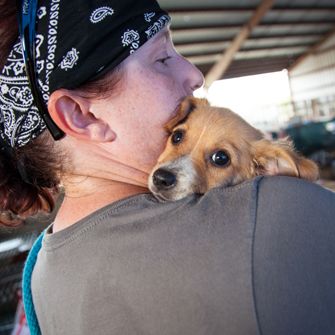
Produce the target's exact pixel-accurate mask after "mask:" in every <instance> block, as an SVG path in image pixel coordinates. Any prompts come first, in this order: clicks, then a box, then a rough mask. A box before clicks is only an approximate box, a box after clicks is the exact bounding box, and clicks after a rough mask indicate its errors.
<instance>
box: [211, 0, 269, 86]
mask: <svg viewBox="0 0 335 335" xmlns="http://www.w3.org/2000/svg"><path fill="white" fill-rule="evenodd" d="M273 2H274V0H263V1H262V2H261V4H260V5H259V6H258V8H257V9H256V10H255V12H254V14H253V15H252V17H251V19H250V21H249V22H248V23H247V24H245V25H244V26H243V27H242V29H241V30H240V32H239V33H238V35H237V36H236V37H235V38H234V40H233V41H232V43H231V44H230V46H229V47H228V49H227V50H226V51H225V52H224V53H223V55H222V57H221V59H220V60H219V61H218V62H217V63H216V64H214V66H213V67H212V68H211V69H210V70H209V72H208V73H207V75H206V82H205V85H206V86H207V87H209V86H210V85H211V84H212V83H213V81H215V80H217V79H219V78H221V76H222V75H223V74H224V72H225V71H226V70H227V69H228V67H229V65H230V64H231V62H232V60H233V58H234V56H235V54H236V52H237V51H238V50H239V49H240V47H241V46H242V44H243V42H244V41H245V40H246V39H247V38H248V36H249V35H250V33H251V32H252V30H253V28H254V27H255V26H256V25H257V24H258V23H259V22H260V20H261V19H262V17H263V16H264V15H265V14H266V12H267V11H268V10H269V9H270V8H271V7H272V5H273Z"/></svg>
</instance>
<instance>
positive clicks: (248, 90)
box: [195, 70, 290, 126]
mask: <svg viewBox="0 0 335 335" xmlns="http://www.w3.org/2000/svg"><path fill="white" fill-rule="evenodd" d="M195 95H196V96H199V97H203V96H206V97H207V99H208V100H209V101H210V103H211V104H212V105H216V106H222V107H228V108H230V109H232V110H233V111H234V112H236V113H238V114H240V115H241V116H242V117H243V118H245V119H246V120H247V121H248V122H250V123H251V124H253V125H255V126H257V125H260V124H264V123H276V122H277V120H278V118H279V117H280V116H279V113H280V112H279V109H278V108H276V106H278V105H280V104H283V103H287V102H289V101H290V89H289V81H288V75H287V71H286V70H283V71H280V72H273V73H266V74H260V75H254V76H247V77H240V78H233V79H225V80H219V81H215V82H214V83H213V84H212V85H211V86H210V87H209V89H208V92H207V94H206V92H205V91H204V90H198V91H197V92H196V93H195Z"/></svg>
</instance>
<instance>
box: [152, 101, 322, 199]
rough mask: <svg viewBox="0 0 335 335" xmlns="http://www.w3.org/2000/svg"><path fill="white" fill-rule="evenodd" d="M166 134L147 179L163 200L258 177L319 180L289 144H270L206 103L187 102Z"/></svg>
mask: <svg viewBox="0 0 335 335" xmlns="http://www.w3.org/2000/svg"><path fill="white" fill-rule="evenodd" d="M166 129H167V131H169V132H170V134H171V135H170V137H169V139H168V142H167V145H166V147H165V150H164V151H163V153H162V154H161V156H160V157H159V159H158V163H157V165H156V166H155V168H154V169H153V171H152V173H151V174H150V177H149V189H150V190H151V192H152V193H153V194H154V195H155V196H156V197H157V198H159V199H161V200H177V199H181V198H183V197H185V196H187V195H189V194H191V193H205V192H206V191H208V190H209V189H211V188H213V187H216V186H220V185H222V186H228V185H235V184H238V183H240V182H242V181H244V180H246V179H249V178H252V177H254V176H257V175H289V176H296V177H300V178H305V179H309V180H315V179H317V177H318V169H317V166H316V165H315V164H314V163H313V162H312V161H310V160H307V159H305V158H303V157H301V156H299V155H298V154H297V153H295V152H294V150H293V148H292V145H291V143H290V142H289V141H288V140H284V141H277V142H271V141H268V140H266V139H264V135H263V134H262V133H261V132H260V131H259V130H257V129H255V128H254V127H252V126H251V125H250V124H248V123H247V122H246V121H245V120H243V119H242V118H241V117H240V116H238V115H237V114H235V113H234V112H232V111H230V110H229V109H226V108H218V107H211V106H210V105H209V104H208V102H207V100H204V99H196V98H193V97H188V98H186V99H185V100H184V101H183V102H182V104H181V105H180V108H179V110H178V112H177V115H176V116H175V117H174V118H173V119H172V120H170V121H169V122H168V124H167V125H166Z"/></svg>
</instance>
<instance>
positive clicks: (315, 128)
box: [285, 118, 335, 155]
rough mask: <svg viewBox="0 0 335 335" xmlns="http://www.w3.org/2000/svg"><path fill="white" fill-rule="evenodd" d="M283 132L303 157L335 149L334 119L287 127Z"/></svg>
mask: <svg viewBox="0 0 335 335" xmlns="http://www.w3.org/2000/svg"><path fill="white" fill-rule="evenodd" d="M285 132H286V134H287V135H288V136H290V138H291V139H292V141H293V143H294V145H295V148H296V149H297V150H298V151H299V152H301V153H302V154H304V155H311V154H312V153H314V152H316V151H319V150H334V149H335V118H333V119H331V120H328V121H318V122H309V123H306V124H300V125H295V126H291V127H287V128H286V129H285Z"/></svg>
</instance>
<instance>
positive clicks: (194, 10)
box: [164, 6, 335, 15]
mask: <svg viewBox="0 0 335 335" xmlns="http://www.w3.org/2000/svg"><path fill="white" fill-rule="evenodd" d="M164 9H166V10H167V11H168V12H169V14H170V15H176V14H179V15H180V14H184V15H187V14H190V15H192V14H203V13H204V12H205V13H208V12H210V13H215V14H217V13H218V12H226V13H234V12H235V13H241V12H243V13H246V12H254V11H255V10H256V9H257V8H255V7H252V6H243V7H224V6H220V7H208V6H207V7H206V6H204V7H181V8H178V7H173V8H169V7H168V6H165V7H164ZM282 11H287V12H301V11H304V12H313V13H314V12H334V11H335V6H295V7H286V6H274V7H272V8H271V12H282Z"/></svg>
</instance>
